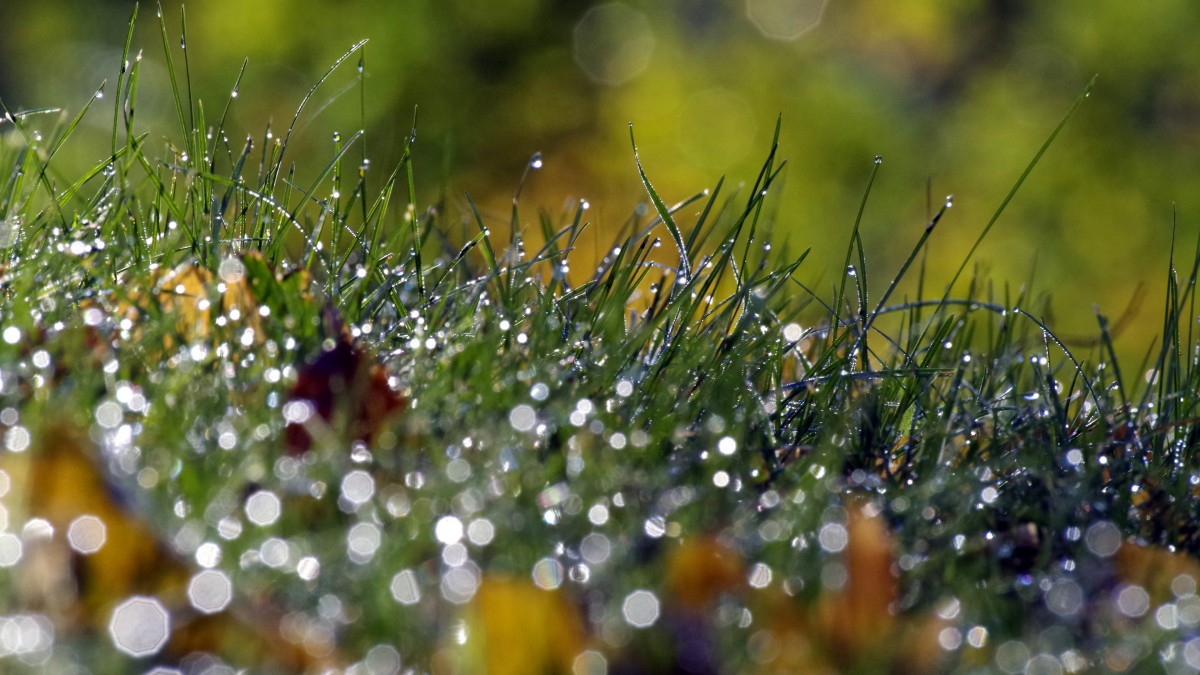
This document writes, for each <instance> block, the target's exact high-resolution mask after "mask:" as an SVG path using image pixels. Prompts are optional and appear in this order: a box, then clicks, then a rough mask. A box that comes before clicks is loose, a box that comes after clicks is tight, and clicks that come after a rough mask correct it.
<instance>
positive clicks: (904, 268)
mask: <svg viewBox="0 0 1200 675" xmlns="http://www.w3.org/2000/svg"><path fill="white" fill-rule="evenodd" d="M952 203H953V202H952V200H951V199H950V198H949V197H947V198H946V202H945V203H944V204H943V205H942V208H940V209H938V212H937V213H936V214H934V216H933V218H932V219H930V221H929V224H928V225H926V226H925V231H924V232H922V233H921V237H920V238H919V239H918V240H917V243H916V245H915V246H913V248H912V250H911V251H909V253H908V258H906V259H905V261H904V264H903V265H901V266H900V271H899V272H897V273H896V276H894V277H892V280H891V282H890V283H888V287H887V289H886V290H884V292H883V295H882V296H881V297H880V298H879V302H878V303H877V304H876V305H875V311H873V312H871V313H870V314H869V315H864V318H863V324H862V332H861V334H860V335H859V338H858V342H859V343H861V344H858V345H856V346H855V349H859V348H861V349H862V350H863V351H864V352H865V351H866V348H867V332H868V331H869V330H870V328H871V325H872V324H873V323H875V318H876V317H878V316H879V314H880V312H881V310H883V308H884V305H886V304H887V301H888V300H889V299H890V298H891V297H892V293H893V292H894V291H895V290H896V285H897V284H899V283H900V280H901V279H902V278H903V277H904V275H905V274H906V273H907V272H908V268H909V267H911V266H912V264H913V261H915V260H916V259H917V254H918V253H920V252H921V251H922V250H924V249H925V243H926V242H928V241H929V237H930V235H931V234H933V228H935V227H937V224H938V221H940V220H941V219H942V215H943V214H945V213H946V209H948V208H950V206H951V205H952ZM859 248H860V249H861V244H860V246H859ZM864 266H865V265H864ZM862 283H864V284H865V283H866V278H863V280H862ZM865 299H866V298H865V295H864V297H863V300H864V301H865ZM915 304H916V306H918V307H919V306H920V305H922V304H923V303H921V302H917V303H915Z"/></svg>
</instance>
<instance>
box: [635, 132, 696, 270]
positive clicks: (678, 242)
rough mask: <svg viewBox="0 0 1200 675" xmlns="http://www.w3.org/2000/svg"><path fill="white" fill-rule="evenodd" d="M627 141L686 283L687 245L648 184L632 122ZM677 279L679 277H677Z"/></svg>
mask: <svg viewBox="0 0 1200 675" xmlns="http://www.w3.org/2000/svg"><path fill="white" fill-rule="evenodd" d="M629 142H630V143H631V144H632V145H633V162H634V164H636V165H637V170H638V175H639V176H641V178H642V186H643V187H645V188H646V193H647V194H648V195H650V201H651V202H652V203H653V204H654V210H655V211H658V216H659V217H660V218H662V221H663V224H665V225H666V226H667V231H668V232H670V233H671V238H672V239H674V240H675V247H676V248H678V249H679V271H680V275H681V280H682V281H683V283H687V282H688V281H690V280H691V278H692V261H691V260H690V259H689V258H688V251H687V246H686V245H685V244H684V243H683V235H682V234H681V233H680V231H679V226H678V225H676V224H675V219H674V218H672V217H671V211H670V209H668V208H667V205H666V204H665V203H664V202H663V200H662V198H660V197H659V196H658V193H657V192H655V191H654V186H653V185H651V184H650V178H649V177H647V176H646V172H645V170H643V169H642V160H641V158H640V157H639V156H638V149H637V141H636V140H634V137H633V123H632V122H630V123H629ZM677 281H679V279H677Z"/></svg>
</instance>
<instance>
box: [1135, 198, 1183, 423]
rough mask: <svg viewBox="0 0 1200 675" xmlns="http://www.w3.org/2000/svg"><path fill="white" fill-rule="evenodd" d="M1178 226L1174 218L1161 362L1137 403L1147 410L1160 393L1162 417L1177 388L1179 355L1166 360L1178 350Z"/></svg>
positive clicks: (1159, 361)
mask: <svg viewBox="0 0 1200 675" xmlns="http://www.w3.org/2000/svg"><path fill="white" fill-rule="evenodd" d="M1176 225H1177V222H1176V220H1175V218H1174V214H1172V218H1171V245H1170V249H1169V251H1168V254H1167V293H1166V297H1164V298H1163V318H1162V322H1163V323H1162V342H1161V345H1160V347H1159V351H1158V358H1157V359H1155V362H1154V371H1153V372H1154V376H1153V379H1152V380H1151V382H1150V384H1149V385H1148V386H1147V387H1146V388H1145V389H1143V390H1142V400H1141V402H1140V403H1138V409H1139V410H1144V409H1145V407H1146V404H1147V403H1148V402H1149V401H1150V396H1151V394H1152V393H1153V392H1157V396H1158V400H1159V402H1160V403H1161V404H1162V406H1163V407H1164V410H1160V415H1162V414H1167V411H1166V410H1165V408H1166V407H1167V406H1170V405H1171V403H1170V402H1169V401H1168V400H1167V399H1166V397H1165V393H1166V392H1167V391H1173V389H1168V387H1169V386H1173V385H1174V379H1175V377H1174V375H1175V364H1177V363H1178V351H1176V358H1174V359H1171V361H1170V363H1169V364H1168V361H1167V356H1168V354H1169V353H1170V351H1171V349H1172V347H1175V348H1176V350H1177V349H1178V345H1179V315H1178V314H1177V310H1178V302H1179V275H1178V273H1177V272H1176V271H1175V234H1176Z"/></svg>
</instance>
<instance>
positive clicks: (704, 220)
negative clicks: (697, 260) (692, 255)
mask: <svg viewBox="0 0 1200 675" xmlns="http://www.w3.org/2000/svg"><path fill="white" fill-rule="evenodd" d="M723 185H725V177H724V176H721V177H720V178H719V179H717V184H716V185H715V186H713V188H712V189H711V190H705V191H703V192H701V193H700V194H701V195H702V196H704V197H708V201H706V202H705V203H704V208H703V209H702V210H701V211H700V216H699V217H698V218H696V226H695V227H694V228H692V231H691V232H690V233H689V234H688V238H687V246H688V249H689V250H691V249H695V248H696V247H697V246H698V245H699V244H698V243H697V242H698V241H703V239H701V238H700V237H701V234H702V233H703V232H704V230H705V227H706V225H707V224H708V218H709V216H710V215H711V214H712V207H713V204H714V203H715V202H716V201H717V195H718V194H720V193H721V187H722V186H723ZM715 227H716V226H715V225H714V226H713V227H710V228H708V229H709V230H710V231H711V230H712V229H713V228H715Z"/></svg>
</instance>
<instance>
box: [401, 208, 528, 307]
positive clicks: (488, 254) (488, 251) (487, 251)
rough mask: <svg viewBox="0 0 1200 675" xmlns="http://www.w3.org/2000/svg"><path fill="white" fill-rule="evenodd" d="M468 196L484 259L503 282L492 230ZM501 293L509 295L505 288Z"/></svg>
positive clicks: (497, 280) (505, 295)
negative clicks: (493, 243) (480, 235)
mask: <svg viewBox="0 0 1200 675" xmlns="http://www.w3.org/2000/svg"><path fill="white" fill-rule="evenodd" d="M466 197H467V206H468V207H469V208H470V209H471V215H472V216H474V217H475V225H476V226H477V227H478V228H479V233H480V234H482V235H483V241H482V242H481V243H482V244H483V248H481V249H480V251H482V252H483V261H484V262H485V263H487V266H488V269H489V270H491V274H492V277H494V278H495V279H496V282H497V283H503V280H502V278H501V276H500V265H499V264H498V263H497V262H496V250H495V249H494V248H492V237H491V234H492V233H491V230H489V229H488V228H487V226H486V225H484V224H483V216H482V215H480V214H479V208H478V207H476V206H475V200H474V199H471V195H469V194H468V195H467V196H466ZM417 260H418V261H419V260H420V258H417ZM419 268H420V263H418V270H419ZM419 273H420V272H419V271H418V274H419ZM500 295H501V297H507V296H508V294H507V292H506V291H503V289H502V292H501V294H500Z"/></svg>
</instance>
